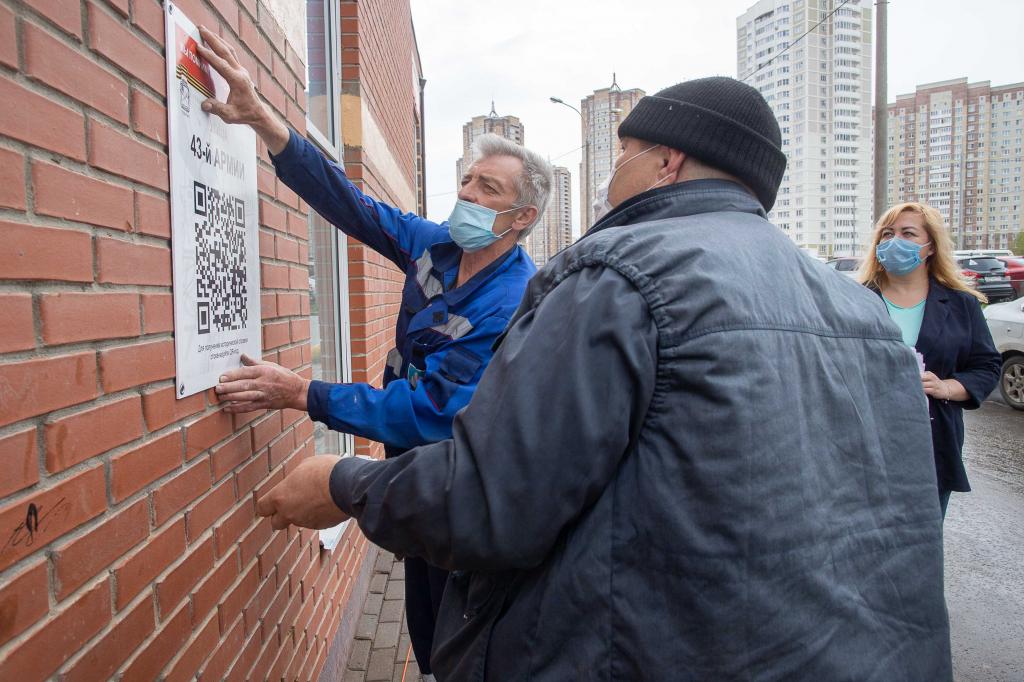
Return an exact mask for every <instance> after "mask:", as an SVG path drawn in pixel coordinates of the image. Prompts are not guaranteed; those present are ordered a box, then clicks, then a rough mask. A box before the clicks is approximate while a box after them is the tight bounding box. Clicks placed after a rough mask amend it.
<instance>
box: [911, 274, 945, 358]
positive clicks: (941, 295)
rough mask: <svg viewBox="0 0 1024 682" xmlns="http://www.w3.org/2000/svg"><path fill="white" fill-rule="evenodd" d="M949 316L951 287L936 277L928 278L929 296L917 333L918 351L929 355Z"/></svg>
mask: <svg viewBox="0 0 1024 682" xmlns="http://www.w3.org/2000/svg"><path fill="white" fill-rule="evenodd" d="M948 316H949V289H947V288H946V287H944V286H942V285H941V284H939V283H938V282H937V281H935V279H934V278H932V277H929V278H928V298H926V299H925V304H924V319H923V320H921V331H920V332H919V333H918V335H917V352H918V353H920V354H921V355H927V354H928V352H929V351H930V350H931V349H932V348H933V347H934V346H935V345H936V343H937V342H938V341H939V339H940V338H941V336H942V331H943V330H944V329H945V328H946V317H948Z"/></svg>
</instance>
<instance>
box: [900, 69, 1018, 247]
mask: <svg viewBox="0 0 1024 682" xmlns="http://www.w3.org/2000/svg"><path fill="white" fill-rule="evenodd" d="M888 109H889V111H888V116H889V127H888V135H889V140H888V144H887V150H888V155H889V161H888V163H889V173H888V175H889V177H888V188H887V196H888V200H889V205H890V206H891V205H893V204H897V203H901V202H904V201H920V202H924V203H927V204H930V205H932V206H934V207H935V208H937V209H938V210H939V211H940V212H941V213H942V215H943V217H944V218H945V219H946V224H947V225H948V226H949V229H950V232H951V235H952V238H953V243H954V244H955V245H956V247H957V248H959V249H1007V248H1011V249H1012V248H1013V246H1014V241H1015V240H1016V238H1017V235H1018V234H1020V233H1022V232H1024V210H1022V206H1021V204H1022V203H1024V184H1022V177H1024V174H1022V172H1021V169H1022V165H1024V163H1022V162H1024V154H1022V151H1021V150H1022V147H1024V145H1022V138H1024V83H1015V84H1012V85H1002V86H996V87H993V86H992V85H991V83H989V82H988V81H982V82H979V83H968V82H967V79H966V78H957V79H954V80H948V81H942V82H939V83H929V84H927V85H919V86H918V87H917V88H916V91H915V92H914V93H911V94H907V95H899V96H898V97H897V98H896V102H894V103H892V104H889V107H888Z"/></svg>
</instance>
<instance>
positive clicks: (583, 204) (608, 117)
mask: <svg viewBox="0 0 1024 682" xmlns="http://www.w3.org/2000/svg"><path fill="white" fill-rule="evenodd" d="M644 94H646V93H644V91H643V90H641V89H640V88H631V89H629V90H623V89H622V88H620V87H619V84H618V82H617V81H616V79H615V74H612V84H611V85H609V86H608V87H607V88H601V89H600V90H595V91H594V93H593V94H591V95H587V96H586V97H585V98H583V99H582V100H581V101H580V118H581V120H580V125H581V133H582V136H583V160H582V161H580V220H581V221H582V225H580V234H583V233H585V232H586V231H587V230H588V229H590V226H591V225H593V224H594V209H593V202H594V197H595V196H596V194H597V186H598V185H600V184H601V183H602V182H603V181H604V179H605V178H606V177H608V175H609V174H610V173H611V172H612V165H613V164H614V163H615V158H616V157H617V156H618V155H619V134H618V131H619V124H620V123H621V122H622V121H623V120H624V119H625V118H626V116H629V112H631V111H633V107H634V106H636V103H637V102H639V101H640V98H641V97H643V96H644Z"/></svg>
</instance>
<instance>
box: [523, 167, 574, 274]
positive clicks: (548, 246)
mask: <svg viewBox="0 0 1024 682" xmlns="http://www.w3.org/2000/svg"><path fill="white" fill-rule="evenodd" d="M552 170H553V171H554V181H553V182H552V184H551V201H549V202H548V207H547V208H546V209H545V210H544V216H543V217H542V218H541V221H540V222H539V223H538V224H537V225H536V226H535V227H534V228H533V231H532V232H530V236H528V237H527V238H526V251H527V253H529V254H530V257H531V258H533V262H534V263H536V264H537V267H540V266H542V265H544V264H545V263H547V262H548V260H550V259H551V257H552V256H554V255H555V254H556V253H558V252H559V251H561V250H562V249H564V248H565V247H567V246H569V244H571V243H572V195H571V189H570V175H569V169H568V168H564V167H562V166H555V167H554V168H553V169H552Z"/></svg>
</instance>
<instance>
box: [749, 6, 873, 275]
mask: <svg viewBox="0 0 1024 682" xmlns="http://www.w3.org/2000/svg"><path fill="white" fill-rule="evenodd" d="M841 4H842V2H841V0H761V2H758V3H757V4H756V5H754V6H752V7H751V8H750V9H749V10H747V11H746V13H744V14H743V15H742V16H740V17H739V18H738V19H737V20H736V62H737V73H738V77H739V79H740V80H743V81H745V82H747V83H749V84H750V85H753V86H754V87H756V88H757V89H758V90H759V91H760V92H761V94H762V95H764V98H765V100H767V102H768V104H769V105H771V107H772V109H773V110H774V111H775V115H776V116H777V117H778V120H779V127H780V128H781V129H782V147H783V150H784V151H785V153H786V157H787V159H788V165H787V168H786V174H785V177H784V178H783V181H782V186H781V188H780V189H779V195H778V200H777V201H776V203H775V207H774V208H773V209H772V212H771V214H770V216H769V218H770V219H771V220H772V222H774V223H775V224H776V225H778V226H779V227H780V228H781V229H782V230H783V231H784V232H785V233H786V234H788V235H789V236H790V238H791V239H793V241H795V242H796V243H797V244H798V245H800V246H801V247H804V248H806V249H808V250H810V251H812V252H814V253H816V254H818V255H819V256H825V257H828V256H844V255H853V254H859V253H860V251H861V250H862V248H863V245H864V242H865V241H866V239H867V237H868V235H869V233H870V231H871V225H872V216H873V211H872V206H871V204H872V166H871V157H872V145H873V143H872V133H871V130H872V121H871V45H872V36H871V32H872V25H871V3H870V1H869V0H850V1H849V2H847V3H846V4H845V6H842V7H840V5H841ZM819 22H821V24H820V25H818V24H819ZM808 31H809V33H807V32H808ZM804 33H807V35H806V36H805V37H804V38H802V39H799V38H800V36H801V35H803V34H804ZM798 39H799V40H798Z"/></svg>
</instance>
